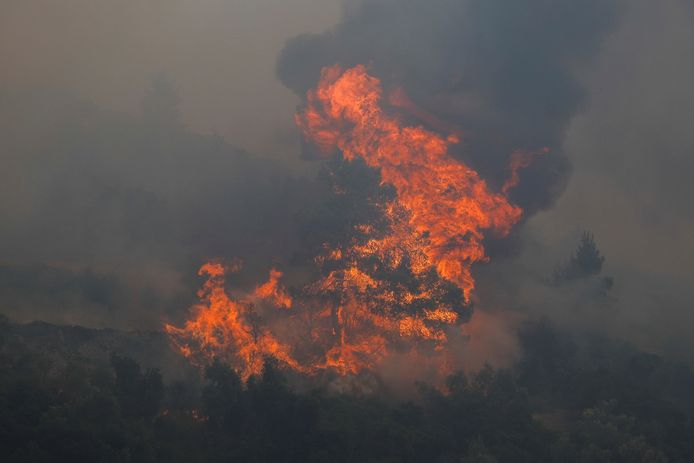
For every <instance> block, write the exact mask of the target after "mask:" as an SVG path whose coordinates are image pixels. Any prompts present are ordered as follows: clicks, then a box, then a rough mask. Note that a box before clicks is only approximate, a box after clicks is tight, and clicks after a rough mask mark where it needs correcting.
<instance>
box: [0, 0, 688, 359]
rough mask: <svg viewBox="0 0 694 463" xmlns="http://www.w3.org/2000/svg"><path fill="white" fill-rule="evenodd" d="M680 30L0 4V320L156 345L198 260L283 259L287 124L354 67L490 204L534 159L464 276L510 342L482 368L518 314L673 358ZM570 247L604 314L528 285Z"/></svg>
mask: <svg viewBox="0 0 694 463" xmlns="http://www.w3.org/2000/svg"><path fill="white" fill-rule="evenodd" d="M693 21H694V6H693V5H692V2H690V1H685V0H663V1H659V2H651V1H647V0H634V1H629V2H625V1H598V0H590V1H584V2H575V1H573V0H571V1H569V0H562V1H556V2H546V1H541V0H528V1H525V2H503V1H476V0H466V1H452V0H435V1H432V0H403V1H395V0H379V1H352V2H345V3H344V4H342V3H340V2H338V1H326V0H320V1H319V0H292V1H286V0H285V1H280V0H243V1H240V0H239V1H223V0H205V1H189V0H177V1H173V2H171V1H153V2H145V3H132V4H130V3H125V4H123V3H122V2H116V1H113V0H99V1H86V0H85V1H82V0H66V1H63V2H58V3H56V2H50V1H41V0H30V1H13V0H10V1H5V2H2V4H1V5H0V69H2V72H0V164H1V165H2V169H0V217H2V221H1V223H0V311H2V312H4V313H6V314H8V315H10V316H11V317H12V318H14V319H17V320H30V319H34V318H41V319H47V320H50V321H57V322H64V323H84V324H87V325H91V326H119V327H126V328H141V327H149V328H157V327H159V326H160V323H161V320H162V319H163V318H167V319H174V320H175V319H177V318H178V319H180V318H181V317H183V316H184V315H185V309H186V307H188V306H189V305H190V303H191V302H192V300H193V298H194V291H195V289H196V288H197V285H198V280H197V278H196V277H195V270H196V269H197V267H198V266H199V265H200V263H201V262H202V261H203V260H204V259H207V258H213V257H214V258H222V259H233V258H240V259H242V260H243V261H244V263H245V266H244V269H245V270H244V272H241V274H239V275H238V276H237V277H236V276H235V277H234V278H237V280H235V281H233V282H232V284H234V285H238V286H249V285H252V284H253V283H251V282H255V281H259V279H258V278H257V277H258V276H259V275H266V274H267V270H268V268H269V267H270V266H272V265H274V264H275V263H276V262H278V261H279V262H282V263H288V262H291V261H292V259H295V258H296V256H295V253H296V252H297V249H300V248H301V241H302V238H304V236H303V235H302V233H303V231H302V229H301V227H300V226H299V225H298V222H299V221H300V220H299V219H300V218H301V217H302V215H303V214H305V213H306V211H313V210H316V209H318V208H319V207H320V204H321V201H322V199H323V198H322V195H323V194H325V186H324V185H322V184H321V183H320V182H319V181H316V180H315V178H316V173H317V171H318V170H319V169H320V168H321V162H322V161H316V160H308V159H307V158H310V154H311V153H310V152H309V149H308V147H306V146H302V145H301V143H300V137H299V134H298V132H297V131H296V128H295V125H294V120H293V114H294V112H295V110H296V108H297V105H302V104H303V98H304V97H305V92H306V90H308V89H309V88H311V87H313V86H314V85H315V84H316V82H317V80H318V77H319V72H320V69H321V68H322V67H323V66H329V65H333V64H341V65H343V66H353V65H355V64H358V63H364V64H366V65H367V66H369V70H370V72H373V73H374V74H375V75H376V76H377V77H379V78H381V79H382V81H383V82H384V85H385V86H386V88H387V89H388V90H393V89H395V88H397V87H401V88H402V89H404V91H405V92H406V93H407V94H408V95H409V97H410V98H411V99H412V101H413V104H414V105H416V107H417V108H420V109H421V110H422V111H423V112H424V113H426V114H431V115H433V116H434V118H432V119H429V120H428V121H426V120H422V118H421V114H422V113H417V112H416V111H410V113H409V114H408V115H407V117H410V118H411V119H412V120H413V121H416V122H418V123H423V124H425V125H427V126H429V128H432V129H437V127H434V126H435V125H436V121H437V120H445V121H447V122H448V123H450V124H451V125H452V126H454V127H456V128H459V129H462V132H463V143H462V145H461V148H460V150H459V152H456V153H455V154H456V155H457V156H458V157H459V158H460V159H462V160H465V162H469V163H470V165H471V166H473V167H474V168H476V169H478V170H479V171H480V174H481V175H482V177H483V178H485V179H487V181H488V182H489V183H490V185H491V186H492V187H493V188H496V189H498V188H500V187H501V185H502V183H503V181H504V180H505V179H506V178H507V175H508V172H507V170H506V169H505V166H506V164H507V162H508V159H509V156H510V155H511V153H512V152H513V151H514V150H518V149H522V150H528V151H538V150H541V149H543V148H545V147H547V148H549V153H547V154H546V155H541V156H538V157H537V159H535V162H534V163H533V164H532V165H531V166H530V167H528V168H527V169H524V170H523V171H521V181H520V184H519V187H518V188H517V189H514V190H513V191H512V194H511V199H512V200H513V201H514V202H516V203H517V204H519V205H520V206H522V207H523V208H524V210H525V211H526V215H525V220H526V222H525V223H524V224H522V226H521V227H520V228H519V229H518V231H517V232H516V234H515V235H514V236H512V237H511V239H510V240H508V241H507V242H498V243H495V242H490V243H488V244H489V246H488V249H489V252H490V254H491V256H492V260H491V262H490V263H488V264H483V265H480V266H479V268H478V269H477V272H478V273H477V275H478V278H479V281H480V291H479V294H478V296H477V308H478V309H479V310H480V311H486V312H485V313H484V315H483V316H482V317H481V318H480V321H479V322H478V325H477V328H478V331H480V332H482V333H488V336H489V337H492V338H498V339H501V341H500V344H501V345H502V348H501V351H502V352H498V353H494V351H495V349H497V348H498V346H497V345H490V346H489V347H485V346H481V347H480V349H481V350H486V349H488V350H489V351H490V352H492V353H491V354H490V355H492V356H495V357H505V356H506V355H507V351H508V350H513V349H514V348H515V346H514V342H513V340H512V339H509V338H508V337H507V336H506V330H499V329H492V328H489V327H486V326H485V325H484V323H492V324H493V326H494V327H496V326H498V324H497V323H496V322H493V321H494V320H496V319H497V318H498V317H500V315H499V313H503V311H505V310H513V311H514V315H513V316H512V317H510V318H508V317H507V318H504V320H505V321H504V322H503V323H508V324H509V325H513V324H514V323H511V322H509V321H508V320H509V319H512V320H515V317H517V312H519V311H520V312H522V313H523V312H527V313H531V314H533V315H537V314H544V315H548V316H551V317H556V318H557V319H561V320H565V321H566V323H571V324H580V323H586V324H588V325H590V326H601V327H603V329H606V330H608V331H610V332H612V333H615V334H618V335H619V336H624V337H627V338H629V339H631V340H634V341H636V342H638V343H640V344H641V345H642V346H644V347H646V348H648V349H653V350H667V351H669V352H675V353H678V354H681V355H686V353H687V351H688V350H691V347H692V346H691V341H690V340H689V336H688V333H687V332H686V331H687V327H688V326H691V323H692V322H694V319H692V315H691V313H692V310H691V309H694V307H693V306H694V290H692V285H691V281H692V280H693V279H694V270H692V266H691V262H692V261H693V260H694V208H692V206H691V198H692V197H693V196H694V186H692V185H693V184H692V182H691V181H690V177H691V172H692V171H693V170H694V157H693V156H692V153H693V149H694V135H692V130H691V126H692V123H694V93H692V92H691V82H692V81H694V62H693V61H692V60H691V59H690V57H691V56H693V55H694V24H693ZM584 229H589V230H591V231H593V232H594V233H595V237H596V241H597V243H598V246H599V247H600V250H601V251H602V252H603V253H604V254H605V256H606V263H605V267H604V269H603V274H604V275H610V276H612V277H614V279H615V286H614V288H613V290H612V292H611V298H613V300H612V301H611V302H610V304H609V306H610V308H609V309H604V310H603V307H602V306H600V304H595V303H594V302H592V301H591V302H581V301H582V299H581V294H583V293H582V292H581V291H582V290H580V289H576V288H573V289H572V290H566V291H565V293H566V294H564V295H563V296H558V295H557V290H555V289H548V288H547V287H546V285H545V284H544V280H545V279H547V278H549V276H550V274H551V272H552V270H553V268H554V266H555V265H556V264H557V263H561V262H562V261H564V260H566V259H567V258H568V257H569V255H570V253H571V252H572V251H573V249H574V248H575V246H576V244H577V242H578V239H579V237H580V233H581V231H582V230H584ZM572 291H573V292H572ZM568 293H570V294H568ZM577 293H580V294H577ZM567 294H568V295H567ZM567 301H568V302H567ZM581 310H583V312H580V311H581ZM473 317H474V316H473ZM490 320H491V321H492V322H490ZM509 329H510V328H509ZM490 333H491V334H490ZM481 357H483V356H481ZM471 361H472V362H478V363H481V362H482V360H481V358H480V359H473V360H471Z"/></svg>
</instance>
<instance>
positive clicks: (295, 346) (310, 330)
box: [165, 66, 532, 379]
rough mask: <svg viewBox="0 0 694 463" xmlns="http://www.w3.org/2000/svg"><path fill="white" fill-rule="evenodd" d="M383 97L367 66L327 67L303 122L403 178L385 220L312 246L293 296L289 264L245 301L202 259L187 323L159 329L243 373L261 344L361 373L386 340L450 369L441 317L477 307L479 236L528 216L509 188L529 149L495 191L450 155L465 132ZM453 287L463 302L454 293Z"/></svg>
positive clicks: (399, 97) (292, 360) (387, 180)
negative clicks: (412, 120)
mask: <svg viewBox="0 0 694 463" xmlns="http://www.w3.org/2000/svg"><path fill="white" fill-rule="evenodd" d="M381 100H382V90H381V85H380V81H379V80H378V79H377V78H375V77H373V76H370V75H369V74H368V73H367V70H366V68H365V67H364V66H357V67H355V68H352V69H348V70H346V71H343V70H342V69H341V68H339V67H337V66H334V67H329V68H326V69H324V70H323V72H322V75H321V80H320V83H319V84H318V86H317V88H316V89H315V90H312V91H309V92H308V95H307V104H306V107H305V109H304V110H303V111H302V112H300V113H299V114H297V116H296V122H297V124H298V126H299V128H300V129H301V131H302V132H303V134H304V136H305V137H306V139H307V140H309V141H311V142H313V143H314V144H316V145H317V146H318V147H319V149H320V150H321V151H322V152H324V153H326V154H328V153H331V152H334V151H335V150H336V149H338V150H340V151H341V153H342V155H343V156H344V158H345V159H347V160H354V159H357V158H361V159H362V160H363V161H364V162H365V163H366V165H368V166H369V167H371V168H373V169H377V170H378V171H379V172H380V178H381V182H382V184H384V185H391V186H392V187H393V188H394V189H395V193H396V196H395V198H394V199H392V200H389V201H386V202H385V203H384V204H379V205H378V207H379V210H380V212H381V214H382V215H383V217H384V218H385V221H386V222H387V227H386V228H387V230H386V232H385V233H382V232H378V231H377V230H375V227H374V226H373V224H357V225H356V226H355V227H354V234H355V238H354V239H353V240H352V241H351V242H349V243H342V244H341V245H339V246H331V245H329V244H326V245H325V246H324V250H323V252H321V253H320V254H319V255H318V256H316V258H315V263H316V265H317V266H318V267H319V268H320V269H322V270H323V275H324V276H323V277H322V278H320V279H319V280H317V281H313V282H310V283H308V284H305V285H302V287H301V288H299V289H296V290H295V291H293V292H292V295H293V296H290V295H289V292H288V291H287V289H286V288H285V287H284V286H283V284H282V282H281V279H282V276H283V274H282V272H280V271H278V270H276V269H272V270H271V271H270V275H269V279H268V281H267V282H266V283H263V284H261V285H259V286H257V287H256V289H255V291H254V292H253V293H252V294H250V295H249V296H248V297H247V298H246V299H240V300H235V299H232V298H231V297H230V296H229V295H228V294H227V292H226V290H225V288H224V274H225V269H224V267H223V266H222V265H221V264H218V263H208V264H205V265H204V266H203V267H202V268H201V269H200V274H201V275H206V276H207V282H206V283H205V284H204V286H203V288H202V290H201V291H200V293H199V296H200V298H201V299H202V302H201V303H200V304H198V305H197V306H195V307H194V308H193V317H192V319H191V320H189V321H188V322H186V324H185V325H184V327H183V328H178V327H175V326H172V325H166V327H165V328H166V330H167V332H168V333H169V335H170V337H171V339H172V342H173V343H174V345H175V346H176V347H177V348H178V349H179V350H180V351H181V352H182V353H183V354H184V355H186V356H187V357H189V358H191V360H192V361H193V362H195V363H201V364H203V363H207V362H209V361H210V360H211V359H214V358H220V359H222V360H224V361H226V362H228V363H229V364H231V365H233V366H234V367H235V368H236V369H237V370H238V371H239V372H240V374H241V375H242V377H243V378H244V379H245V378H248V377H249V376H251V375H254V374H257V373H259V372H260V371H261V368H262V363H263V359H264V357H267V356H271V357H274V358H276V359H277V360H278V361H280V362H281V363H282V364H284V365H286V366H287V367H288V368H291V369H293V370H296V371H299V372H302V373H315V372H318V371H322V370H331V371H335V372H337V373H339V374H342V375H346V374H357V373H359V372H360V371H362V370H365V369H375V368H377V367H378V365H379V364H380V363H381V362H382V361H383V359H384V358H386V357H387V355H388V354H389V353H390V352H391V351H398V352H399V353H401V354H402V353H404V354H405V355H410V354H411V355H412V356H413V358H418V359H421V358H422V356H423V355H424V356H425V357H426V358H431V359H435V360H432V361H433V362H438V365H440V367H441V369H445V368H448V367H449V366H448V361H447V353H446V349H445V347H446V343H447V341H448V334H447V332H448V329H449V328H447V327H451V326H455V325H459V324H461V323H464V322H465V321H466V315H469V298H470V295H471V292H472V291H473V289H474V287H475V282H474V279H473V277H472V266H473V265H474V264H475V263H477V262H480V261H485V260H486V259H487V257H486V255H485V250H484V246H483V240H484V238H485V234H492V235H494V236H497V237H503V236H505V235H507V234H508V233H509V231H510V230H511V228H512V227H513V225H514V224H516V223H517V222H518V221H519V220H520V218H521V215H522V210H521V209H520V208H519V207H517V206H515V205H512V204H511V203H510V202H509V200H508V198H507V196H506V193H507V192H508V190H510V189H511V188H513V187H514V186H515V185H516V184H517V183H518V181H519V177H518V173H517V171H518V169H520V168H523V167H526V166H527V165H528V164H529V163H530V160H531V158H532V154H528V153H525V152H521V151H518V152H517V153H513V154H512V156H511V163H510V165H509V171H510V178H509V180H508V181H507V182H506V183H505V184H504V185H503V188H502V191H501V192H495V191H492V190H491V189H490V188H489V187H488V185H487V183H486V182H485V181H484V180H483V179H482V178H481V177H480V176H479V175H478V173H477V172H475V171H474V170H473V169H471V168H470V167H468V166H467V165H465V164H464V163H462V162H460V161H459V160H457V159H455V158H454V157H452V156H451V154H450V152H449V148H450V147H451V145H453V144H455V143H458V142H459V139H458V133H457V132H455V133H453V134H449V135H448V136H442V135H440V134H438V133H435V132H433V131H431V130H428V129H425V128H424V127H421V126H406V125H404V124H402V123H401V121H400V119H399V118H398V117H396V116H394V115H391V114H389V113H388V112H386V111H385V110H384V109H383V108H382V107H381V103H382V101H381ZM390 100H391V103H392V104H393V105H394V106H396V107H398V108H407V109H408V110H409V111H410V113H412V114H415V115H416V114H424V115H425V116H426V117H425V119H426V120H427V121H430V122H431V123H432V124H433V125H436V126H438V127H445V126H447V124H445V123H443V122H442V121H440V120H438V119H436V118H434V117H433V116H428V115H426V113H425V112H423V111H421V110H418V109H416V107H415V106H414V103H412V102H411V101H410V100H409V99H407V97H406V95H405V94H404V93H403V92H402V90H398V92H397V93H396V94H395V95H392V96H391V99H390ZM448 126H450V125H448ZM335 194H344V191H342V190H341V189H336V191H335ZM356 236H359V238H358V239H357V238H356ZM374 262H376V263H374ZM398 272H400V273H402V272H405V273H406V274H407V275H410V278H408V280H407V283H404V282H402V281H399V280H398V278H393V277H388V276H384V275H387V274H389V273H390V274H398ZM451 288H455V291H451ZM456 291H457V293H456ZM451 294H453V295H455V294H458V296H457V299H458V300H457V301H451V297H450V295H451ZM465 309H468V310H467V312H465Z"/></svg>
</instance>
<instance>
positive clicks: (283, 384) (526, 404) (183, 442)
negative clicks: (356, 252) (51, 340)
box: [0, 320, 694, 463]
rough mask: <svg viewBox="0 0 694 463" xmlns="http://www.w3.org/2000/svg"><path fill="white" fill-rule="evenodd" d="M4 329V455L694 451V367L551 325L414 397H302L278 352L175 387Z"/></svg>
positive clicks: (623, 457) (514, 457) (457, 456)
mask: <svg viewBox="0 0 694 463" xmlns="http://www.w3.org/2000/svg"><path fill="white" fill-rule="evenodd" d="M1 332H2V336H1V339H0V343H2V347H1V351H0V352H1V353H0V454H1V455H3V461H27V462H29V461H31V462H35V461H114V462H116V461H182V462H196V461H200V462H208V461H210V462H217V461H220V462H221V461H273V462H274V461H302V462H310V461H330V462H340V461H344V462H349V461H358V462H367V461H372V462H377V461H378V462H418V461H433V462H538V461H550V462H552V461H556V462H581V463H583V462H689V461H694V439H692V438H693V437H694V426H693V423H692V416H693V415H692V412H693V411H694V400H692V394H691V390H692V386H694V374H693V373H692V370H690V369H689V368H688V367H686V366H683V365H678V364H676V363H673V362H669V361H666V360H664V359H663V358H660V357H658V356H655V355H651V354H645V353H641V352H638V351H636V350H634V349H632V348H630V347H628V346H625V345H620V344H616V343H615V342H612V341H607V340H604V339H599V338H588V337H585V336H582V337H580V338H579V337H577V336H574V337H572V336H569V335H568V333H563V332H561V331H559V330H558V329H557V328H556V327H554V326H553V325H552V324H551V323H549V322H547V321H539V322H535V323H531V324H528V325H527V326H526V327H525V329H524V330H523V332H522V333H521V343H522V346H523V357H522V359H521V361H520V362H518V363H517V364H516V365H515V366H514V367H512V368H509V369H502V370H495V369H492V368H485V369H483V370H482V371H480V372H478V373H476V374H471V375H465V374H463V373H459V374H456V375H453V376H451V377H449V378H448V381H447V388H446V391H445V392H441V391H439V390H436V389H433V388H431V387H427V386H422V387H421V388H420V394H419V396H417V397H414V398H412V400H411V401H398V400H395V399H392V398H389V396H388V393H387V391H384V392H383V393H375V394H369V395H354V394H340V393H337V392H335V391H332V390H331V388H329V387H322V388H314V389H310V390H302V391H300V392H299V391H297V390H295V388H293V387H291V386H290V384H289V383H290V381H288V379H287V378H285V376H284V375H283V373H282V372H281V371H280V370H279V369H278V368H277V367H276V366H275V365H274V364H273V363H272V362H268V363H267V364H266V368H265V371H264V373H263V374H262V375H261V376H260V377H255V378H252V379H251V380H250V381H249V383H248V384H247V385H243V384H242V382H241V381H240V379H239V377H238V376H237V375H236V374H235V373H234V371H232V370H231V369H229V368H227V367H226V366H224V365H222V364H213V365H211V366H210V367H209V368H207V370H206V371H205V373H204V377H203V378H201V379H200V380H199V381H195V380H192V381H172V382H170V383H168V384H165V383H164V381H163V379H162V376H161V374H160V373H159V372H158V371H157V370H154V369H147V370H144V371H143V370H142V369H141V367H140V366H139V365H138V364H137V363H136V362H135V361H134V360H132V359H130V358H127V357H122V356H120V355H118V354H117V353H114V354H112V355H111V358H110V361H109V362H108V363H107V364H100V363H99V362H95V361H92V360H88V359H86V358H80V357H78V356H69V355H62V356H57V355H56V354H55V352H41V351H39V349H36V348H33V347H31V346H30V344H29V343H26V342H24V341H23V339H22V337H21V336H20V335H18V334H17V332H16V329H15V327H14V326H13V325H11V324H10V323H8V322H7V321H6V320H4V321H3V326H2V330H1ZM101 363H103V362H101Z"/></svg>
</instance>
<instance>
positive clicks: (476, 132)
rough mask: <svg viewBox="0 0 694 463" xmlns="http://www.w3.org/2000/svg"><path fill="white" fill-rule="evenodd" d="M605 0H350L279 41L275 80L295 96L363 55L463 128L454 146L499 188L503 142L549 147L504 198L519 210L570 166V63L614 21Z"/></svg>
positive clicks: (551, 191)
mask: <svg viewBox="0 0 694 463" xmlns="http://www.w3.org/2000/svg"><path fill="white" fill-rule="evenodd" d="M616 16H617V8H616V5H615V2H613V1H600V0H589V1H585V2H575V1H572V0H561V1H553V2H548V1H544V0H531V1H526V2H505V1H480V0H465V1H453V0H408V1H394V0H379V1H361V2H358V3H357V4H352V6H351V7H349V8H347V9H346V10H345V15H344V17H343V19H342V21H341V22H340V23H339V24H338V25H337V26H336V27H335V28H334V29H332V30H329V31H327V32H324V33H322V34H309V35H302V36H298V37H296V38H294V39H292V40H291V41H289V42H288V43H287V45H286V47H285V48H284V50H283V51H282V53H281V55H280V57H279V60H278V74H279V77H280V79H281V80H282V81H283V82H284V84H285V85H287V86H288V87H289V88H291V89H292V90H293V91H295V92H296V93H297V94H298V95H300V96H303V95H305V93H306V90H308V89H309V88H310V87H312V86H313V85H314V84H315V82H316V80H317V78H318V75H319V72H320V69H321V68H322V67H324V66H329V65H333V64H336V63H337V64H340V65H342V66H344V67H351V66H354V65H356V64H360V63H365V64H368V65H369V67H370V72H372V73H373V74H375V75H376V76H378V77H379V78H381V79H382V80H383V81H384V82H385V84H386V85H390V86H391V87H396V86H398V87H399V86H402V87H404V90H405V92H406V93H407V94H408V95H409V97H410V98H411V99H412V100H413V101H414V103H415V104H416V105H417V106H418V107H420V108H422V109H423V110H424V111H426V112H427V113H431V114H433V116H435V119H436V120H441V119H442V120H445V121H447V123H448V124H450V125H451V126H454V127H458V128H460V129H462V130H463V134H464V136H463V140H464V141H463V146H462V148H461V153H460V156H462V157H464V158H465V160H466V162H468V163H470V165H471V166H472V167H473V168H475V169H476V170H478V171H479V172H480V173H481V175H482V176H483V177H484V178H486V179H487V180H488V181H489V182H490V183H491V184H492V185H493V186H495V187H496V188H500V186H501V185H502V183H503V182H504V180H505V179H506V177H507V175H508V172H507V169H506V165H507V163H508V160H509V156H510V154H511V153H512V152H513V151H514V150H528V151H538V150H542V149H543V148H545V147H546V148H549V150H550V154H549V155H547V156H541V157H540V159H537V160H536V161H535V162H534V164H533V165H532V166H531V167H530V168H528V169H526V170H524V171H523V172H522V173H521V182H520V184H519V186H518V187H517V188H516V189H515V190H514V191H513V192H512V199H513V200H514V201H515V202H516V203H517V204H519V205H520V206H521V207H523V208H524V209H525V210H526V214H527V216H530V215H532V214H533V213H534V212H536V211H537V210H539V209H543V208H547V207H549V206H550V205H551V204H552V203H553V201H554V200H555V199H556V198H557V196H558V195H559V193H561V192H562V191H563V189H564V187H565V184H566V181H567V177H568V173H569V170H570V165H569V161H568V159H567V158H566V157H565V156H564V154H563V153H562V151H561V145H562V141H563V139H564V133H565V131H566V129H567V126H568V124H569V122H570V120H571V118H572V117H573V116H574V115H575V114H576V112H577V111H578V110H580V109H581V106H582V104H583V103H584V101H585V96H586V95H585V91H584V89H583V88H582V87H581V85H580V84H579V83H578V82H577V80H576V78H575V77H574V72H573V71H574V68H575V67H576V66H578V65H580V64H582V63H585V62H586V61H587V60H589V59H591V58H592V57H593V56H594V55H595V54H596V52H597V51H598V49H599V46H600V44H601V42H602V41H603V39H604V37H605V35H606V34H607V33H608V32H609V31H610V29H611V28H612V27H613V26H614V25H615V21H616Z"/></svg>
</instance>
